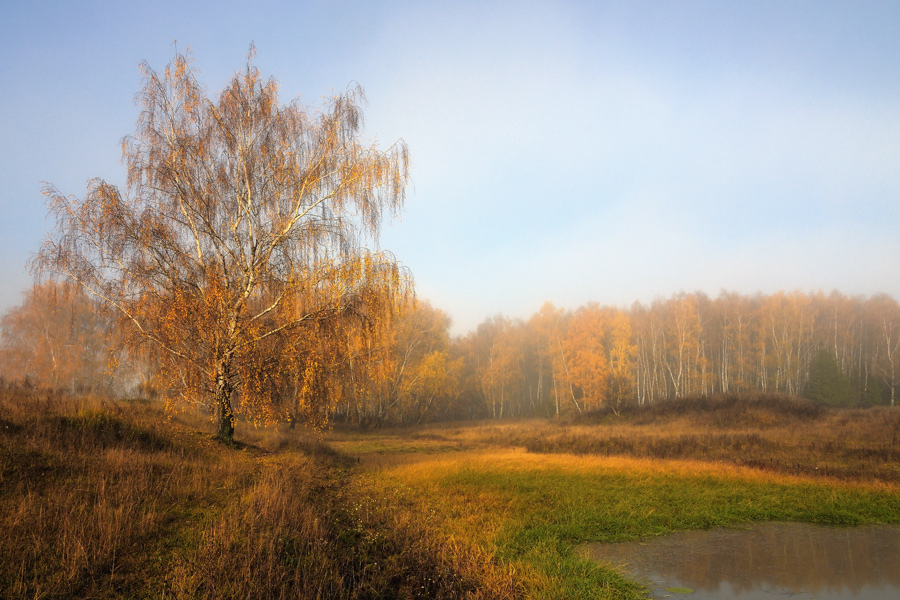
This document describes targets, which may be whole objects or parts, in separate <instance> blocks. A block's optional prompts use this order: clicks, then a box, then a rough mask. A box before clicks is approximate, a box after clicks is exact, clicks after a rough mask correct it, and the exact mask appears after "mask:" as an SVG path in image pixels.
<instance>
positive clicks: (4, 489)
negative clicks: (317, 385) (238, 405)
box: [0, 388, 522, 599]
mask: <svg viewBox="0 0 900 600" xmlns="http://www.w3.org/2000/svg"><path fill="white" fill-rule="evenodd" d="M0 415H3V416H2V421H0V530H2V531H3V532H4V540H3V543H2V544H0V597H7V598H70V597H83V598H210V599H211V598H248V599H249V598H261V599H262V598H266V599H268V598H323V599H328V598H348V599H350V598H353V599H355V598H488V597H490V598H495V597H496V598H503V597H506V598H518V597H521V596H522V588H521V585H520V584H519V583H518V582H517V580H516V579H515V578H514V577H513V576H512V575H511V574H510V573H509V572H508V571H506V570H504V569H503V568H502V567H501V566H499V565H498V564H497V563H496V562H495V561H493V560H492V558H491V557H490V556H488V555H485V553H484V552H483V551H482V550H480V549H479V548H477V547H476V546H474V545H472V544H469V543H463V542H461V541H459V540H452V539H447V538H446V537H445V536H444V535H443V533H442V531H441V524H440V522H439V521H438V520H436V519H429V518H428V517H427V516H423V515H421V514H420V513H418V512H416V511H411V510H403V509H402V506H403V502H404V499H403V494H402V493H401V492H399V491H398V492H397V493H396V494H393V495H392V496H390V497H387V496H384V495H383V494H382V495H381V496H376V495H375V491H376V490H375V489H374V488H373V487H372V486H371V485H368V484H367V483H366V482H365V478H363V477H360V476H359V474H358V473H357V472H356V471H354V470H351V469H350V468H349V466H350V461H349V460H348V459H345V458H343V457H341V456H340V455H338V454H337V453H336V452H334V451H333V450H330V449H328V448H327V447H326V446H323V445H322V444H320V443H319V442H318V441H317V440H316V438H315V436H309V435H306V434H304V433H302V432H296V435H295V434H294V432H290V431H281V432H269V433H264V432H252V431H251V432H249V436H247V437H248V438H251V439H255V440H256V441H257V442H260V443H265V444H267V445H269V446H270V447H271V448H272V449H273V450H275V451H273V450H267V449H266V448H264V447H261V446H257V445H249V444H247V439H244V440H243V441H242V443H240V444H239V445H238V449H233V448H226V447H224V446H222V445H220V444H219V443H217V442H216V441H215V440H214V439H213V437H212V434H211V433H210V432H203V431H200V432H198V431H197V430H196V429H195V428H194V427H197V426H199V427H201V428H203V427H206V426H207V425H208V424H207V423H206V421H205V419H204V418H203V416H202V415H200V416H198V417H195V416H191V415H184V416H182V417H180V418H179V419H177V420H175V421H168V420H167V419H166V418H165V417H164V416H163V415H162V413H161V411H160V409H159V407H157V406H155V405H152V404H147V403H125V404H119V403H113V402H110V401H107V400H103V399H100V398H87V399H85V398H82V399H69V398H64V397H61V396H55V395H47V394H33V393H26V392H22V391H20V390H13V389H8V388H7V389H3V390H0ZM184 421H188V422H191V423H192V427H188V426H185V425H184V424H183V422H184ZM378 493H381V489H380V488H379V490H378ZM484 590H489V593H487V594H485V592H484Z"/></svg>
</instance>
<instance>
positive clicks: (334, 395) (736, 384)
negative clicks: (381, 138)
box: [0, 283, 900, 425]
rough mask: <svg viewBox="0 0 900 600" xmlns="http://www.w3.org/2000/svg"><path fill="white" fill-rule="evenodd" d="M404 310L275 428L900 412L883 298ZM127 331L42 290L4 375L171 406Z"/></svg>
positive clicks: (324, 373)
mask: <svg viewBox="0 0 900 600" xmlns="http://www.w3.org/2000/svg"><path fill="white" fill-rule="evenodd" d="M392 313H393V314H394V315H395V316H394V318H392V319H381V320H379V321H377V322H376V321H372V322H370V323H368V324H365V325H362V324H361V322H360V321H359V320H358V318H355V317H353V318H351V317H350V316H348V317H346V318H344V319H343V320H342V322H341V324H340V325H335V323H334V322H332V323H330V324H329V327H328V328H327V331H325V330H323V331H320V332H318V335H317V334H316V332H315V331H314V330H312V329H310V330H309V331H310V333H311V335H310V336H308V337H307V341H306V344H305V345H304V347H303V348H296V349H294V350H293V351H294V353H295V356H294V358H293V359H291V365H292V368H294V369H295V371H294V373H293V375H294V376H293V377H291V378H287V379H285V380H283V381H282V382H281V384H280V385H281V386H282V387H281V389H280V390H278V391H277V393H276V394H275V395H274V398H275V402H274V403H273V404H272V406H270V407H269V410H270V412H271V413H272V414H271V418H270V420H271V421H278V420H287V421H305V422H310V421H315V422H325V421H329V420H337V421H344V422H349V423H353V424H358V425H374V424H386V423H419V422H423V421H434V420H443V419H482V418H491V419H503V418H516V417H525V416H551V417H555V416H564V415H572V414H578V413H584V412H590V411H595V410H599V409H610V410H613V411H618V410H620V409H621V408H623V407H625V406H626V405H632V404H647V403H653V402H658V401H660V400H663V399H666V398H673V397H684V396H692V395H711V394H716V393H728V392H737V391H751V390H759V391H766V392H781V393H786V394H792V395H806V396H808V397H810V398H813V399H816V400H820V401H823V402H829V403H833V404H840V405H853V406H858V405H864V406H865V405H875V404H886V405H891V406H893V405H895V402H896V388H897V379H898V376H900V305H898V303H897V302H896V301H895V300H894V299H893V298H891V297H889V296H886V295H876V296H871V297H858V296H846V295H843V294H841V293H838V292H833V293H831V294H827V295H826V294H823V293H812V294H808V293H801V292H790V293H788V292H779V293H776V294H771V295H762V294H756V295H741V294H737V293H730V292H727V293H726V292H723V293H721V294H720V295H719V296H718V297H716V298H710V297H708V296H707V295H705V294H703V293H680V294H677V295H674V296H671V297H669V298H666V299H657V300H655V301H654V302H652V303H650V304H641V303H635V304H633V305H632V306H631V307H630V308H627V309H623V308H617V307H611V306H602V305H599V304H596V303H590V304H587V305H584V306H581V307H579V308H577V309H575V310H566V309H562V308H558V307H555V306H554V305H552V304H550V303H547V304H545V305H544V306H543V307H541V309H540V310H539V311H538V312H536V313H535V314H534V315H532V316H531V317H530V318H528V319H527V320H526V319H512V318H507V317H504V316H495V317H492V318H489V319H486V320H485V321H484V322H482V323H481V324H480V325H478V327H477V328H476V329H475V330H474V331H471V332H470V333H468V334H467V335H464V336H460V337H455V338H454V337H452V336H451V335H450V324H451V320H450V318H449V316H448V315H447V314H446V313H445V312H444V311H442V310H440V309H439V308H436V307H434V306H432V305H431V304H430V303H428V302H427V301H425V300H416V299H414V298H413V297H412V296H407V297H404V298H402V299H398V300H397V306H395V307H394V310H393V311H392ZM116 328H117V325H116V321H115V320H114V319H112V318H110V316H109V314H108V311H107V310H106V309H105V307H104V305H103V303H101V302H99V301H97V300H93V299H91V298H90V297H89V296H87V295H86V294H85V293H84V292H83V291H82V290H81V289H80V287H77V286H74V285H71V284H59V283H44V284H40V285H36V286H35V287H34V288H33V289H32V290H31V291H29V292H28V294H27V295H26V298H25V300H24V302H23V303H22V305H20V306H18V307H15V308H13V309H11V310H10V311H8V312H7V313H6V314H5V315H4V316H3V317H2V319H0V376H2V377H3V378H4V379H7V380H10V379H19V380H27V381H28V382H31V383H34V384H42V385H47V386H49V387H55V388H61V389H65V390H70V391H102V392H107V393H109V392H112V393H118V394H143V395H154V394H159V395H163V396H164V395H165V390H162V389H159V388H158V387H156V386H158V385H159V381H160V380H159V379H158V378H157V377H155V376H154V369H156V368H159V365H155V364H154V363H153V362H152V361H148V360H147V359H146V357H144V358H141V359H139V360H137V359H135V358H134V357H132V356H130V355H128V354H127V352H125V350H124V349H123V348H125V346H124V345H122V344H121V343H119V342H118V341H117V340H119V339H120V336H121V335H122V334H121V332H118V331H117V329H116ZM286 351H288V350H286ZM311 398H315V400H311ZM237 401H238V402H239V401H240V398H237ZM308 410H316V411H320V413H319V414H316V415H310V414H307V412H304V411H308ZM312 417H315V418H314V419H313V418H312Z"/></svg>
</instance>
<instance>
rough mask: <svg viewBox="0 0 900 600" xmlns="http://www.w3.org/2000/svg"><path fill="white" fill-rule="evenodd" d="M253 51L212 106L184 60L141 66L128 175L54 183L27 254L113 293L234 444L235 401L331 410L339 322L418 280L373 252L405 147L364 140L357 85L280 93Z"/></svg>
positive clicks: (173, 387)
mask: <svg viewBox="0 0 900 600" xmlns="http://www.w3.org/2000/svg"><path fill="white" fill-rule="evenodd" d="M253 54H254V51H253V48H252V47H251V51H250V54H249V56H248V59H247V65H246V68H245V69H244V70H243V71H241V72H239V73H237V74H235V76H234V77H233V78H232V80H231V81H230V83H229V84H228V85H227V87H226V88H225V89H224V90H223V91H222V92H221V94H220V95H219V98H218V99H217V100H216V101H215V102H214V101H212V100H210V99H208V98H207V96H206V94H205V91H204V89H203V88H202V87H201V85H200V83H199V82H198V80H197V78H196V72H195V70H194V68H193V67H192V65H191V62H190V61H189V59H188V58H187V57H186V56H184V55H181V54H176V55H175V57H174V59H173V61H172V62H171V63H170V64H169V65H168V66H167V67H166V69H165V71H164V72H163V73H162V74H159V73H157V72H155V71H153V70H152V69H150V68H149V67H148V66H146V65H144V66H143V72H144V82H143V85H142V88H141V91H140V93H139V95H138V98H139V101H140V103H141V105H142V107H143V110H142V112H141V115H140V118H139V119H138V123H137V130H136V133H135V135H134V136H133V137H129V138H126V139H125V140H124V142H123V160H124V162H125V163H126V166H127V171H128V180H127V186H126V187H125V189H119V188H118V187H116V186H113V185H110V184H108V183H106V182H105V181H102V180H99V179H95V180H92V181H91V182H90V183H89V186H88V192H87V195H86V196H85V197H84V198H83V199H79V198H75V197H71V196H65V195H63V194H62V193H60V192H59V191H58V190H57V189H56V188H55V187H52V186H50V185H48V186H47V187H46V188H45V195H46V197H47V198H48V205H49V209H50V212H51V214H52V215H53V216H54V217H55V219H56V228H55V230H54V231H53V232H52V233H51V234H50V235H49V236H48V238H47V240H46V241H45V242H44V245H43V247H42V249H41V251H40V253H39V254H38V255H37V257H36V260H35V263H34V266H35V269H36V271H37V272H38V273H42V272H50V273H55V274H62V275H63V276H65V277H68V278H70V279H72V280H74V281H76V282H78V283H79V284H81V285H82V286H84V287H85V288H86V289H87V290H88V291H89V292H90V293H92V294H94V295H95V296H97V297H98V298H100V299H102V300H103V301H105V302H106V303H108V304H109V305H111V306H112V307H113V308H114V309H115V310H116V312H117V313H118V315H119V316H120V317H121V319H122V321H124V322H125V323H126V324H127V325H128V326H130V331H131V332H132V334H133V335H132V336H131V337H130V338H129V344H130V346H131V347H132V349H133V350H135V351H140V352H141V353H143V354H145V355H148V356H149V358H150V359H151V361H152V362H153V364H156V365H158V372H157V379H158V382H157V386H158V388H159V389H160V390H161V391H162V393H163V394H165V396H166V398H167V399H168V400H169V401H171V400H175V399H182V400H187V401H191V402H200V403H203V404H205V405H207V406H210V407H211V408H212V409H213V410H214V411H215V414H216V415H217V419H218V434H219V436H220V437H221V438H222V439H224V440H227V441H230V440H231V439H232V438H233V434H234V417H235V414H236V412H241V413H243V414H244V415H246V416H247V417H248V418H251V419H253V420H255V421H257V422H260V421H262V422H272V421H275V420H278V419H282V418H286V417H287V416H288V413H289V412H290V414H292V415H295V414H298V412H299V413H302V414H304V415H306V417H307V419H312V420H313V421H316V422H317V423H318V422H319V421H318V420H319V419H324V418H325V417H324V415H326V414H327V411H325V410H322V409H323V408H324V406H323V405H324V404H325V403H326V402H327V400H328V398H327V386H324V385H322V382H323V381H325V378H323V377H322V376H321V374H319V375H316V373H317V372H320V371H321V370H322V369H324V368H325V367H326V366H327V365H328V364H332V363H333V362H334V361H335V360H336V359H335V355H336V353H339V352H340V348H339V347H338V345H337V344H339V340H341V339H343V336H342V335H339V334H336V333H334V332H335V331H336V330H337V329H340V328H342V327H346V326H347V325H348V324H350V323H357V324H362V323H365V322H372V321H375V320H378V319H382V318H385V317H386V315H387V313H388V311H389V310H390V307H392V306H395V305H396V304H397V301H396V298H394V296H396V295H397V294H402V293H405V292H406V291H407V289H408V287H409V285H410V284H409V278H408V277H407V276H406V274H405V272H404V271H403V270H402V269H401V268H400V267H399V266H398V264H397V262H396V261H395V260H394V259H393V257H392V256H390V255H389V254H386V253H381V252H373V251H370V250H368V249H367V247H366V243H367V242H368V241H372V242H377V239H378V233H379V227H380V223H381V220H382V217H383V213H384V212H385V211H388V212H390V213H396V212H398V211H399V209H400V208H401V207H402V204H403V201H404V198H405V186H406V182H407V179H408V171H407V164H408V158H407V149H406V146H405V144H404V143H403V142H402V141H399V142H397V143H396V144H394V145H393V146H391V147H390V148H389V149H388V150H386V151H380V150H378V149H377V148H376V147H375V146H369V145H365V144H363V143H361V142H360V141H359V139H358V134H359V132H360V127H361V125H362V112H361V108H360V106H361V104H362V103H363V102H364V96H363V92H362V89H360V88H359V87H354V88H351V89H350V90H348V91H347V92H346V93H344V94H339V95H337V96H335V97H333V98H332V99H331V100H330V101H329V102H328V103H327V104H326V105H325V107H324V108H323V109H322V110H321V111H319V112H310V111H308V110H307V109H306V108H304V107H303V106H302V105H301V104H300V103H299V101H294V102H292V103H290V104H288V105H285V106H280V105H279V103H278V95H277V84H276V82H275V81H274V80H273V79H268V80H263V79H261V77H260V74H259V72H258V70H257V69H256V68H255V67H254V66H253V64H252V63H253ZM286 394H291V395H292V396H293V397H291V398H287V397H285V396H286ZM298 409H299V410H298Z"/></svg>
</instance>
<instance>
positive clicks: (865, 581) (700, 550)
mask: <svg viewBox="0 0 900 600" xmlns="http://www.w3.org/2000/svg"><path fill="white" fill-rule="evenodd" d="M582 550H583V551H584V552H585V555H586V556H589V557H590V558H592V559H593V560H596V561H598V562H601V563H603V564H604V565H606V566H609V567H613V568H615V569H617V570H620V571H622V572H625V573H627V574H629V575H630V576H631V577H633V578H634V579H636V580H638V581H641V582H643V583H644V584H646V585H647V586H648V587H649V588H650V590H651V597H652V598H672V597H674V598H684V599H686V600H687V599H690V600H707V599H716V600H756V599H763V598H765V599H769V600H771V599H772V598H778V597H787V596H790V597H793V598H803V599H806V598H814V599H816V600H837V599H854V600H888V599H890V600H897V599H898V598H900V527H895V526H867V527H828V526H824V525H809V524H803V523H761V524H756V525H752V526H749V527H748V528H747V529H712V530H709V531H687V532H681V533H675V534H671V535H666V536H661V537H659V538H654V539H651V540H644V541H639V542H625V543H619V544H587V545H585V546H584V547H583V548H582Z"/></svg>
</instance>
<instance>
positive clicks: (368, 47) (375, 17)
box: [0, 0, 900, 333]
mask: <svg viewBox="0 0 900 600" xmlns="http://www.w3.org/2000/svg"><path fill="white" fill-rule="evenodd" d="M898 31H900V3H898V2H896V1H887V2H865V1H854V2H850V1H847V2H827V1H824V0H815V1H810V2H800V1H792V2H785V1H780V0H779V1H775V2H766V1H760V0H754V1H753V2H730V1H724V0H723V1H717V2H678V1H674V0H666V1H660V2H636V1H634V0H630V1H625V2H550V1H548V2H528V1H511V2H485V1H483V0H478V1H475V2H467V1H458V0H457V1H454V2H398V1H390V2H349V1H347V2H341V1H333V2H327V1H325V0H321V1H302V0H295V1H290V2H264V1H263V2H255V3H253V4H252V5H251V4H250V3H247V2H245V1H242V2H233V1H231V0H225V1H222V0H219V1H217V2H210V3H208V4H203V3H191V2H185V1H184V0H178V1H171V2H169V1H154V2H142V3H134V2H112V1H110V2H97V1H84V0H82V1H79V2H62V1H59V2H44V1H41V0H29V1H28V2H4V3H2V5H0V51H2V56H3V60H2V62H0V114H2V115H3V116H2V119H0V140H2V142H0V175H2V177H0V182H2V185H0V310H5V309H6V308H7V307H9V306H11V305H12V304H16V303H18V302H19V301H20V299H21V295H20V294H21V291H22V290H24V289H25V288H27V287H28V286H29V285H30V276H29V275H28V273H27V271H26V269H25V268H24V263H25V262H26V261H27V260H28V258H29V256H30V254H31V253H33V252H35V251H36V250H37V249H38V247H39V244H40V241H41V239H42V238H43V236H44V234H45V231H46V229H47V228H48V227H49V226H50V222H49V221H47V220H46V219H45V215H46V208H45V205H44V201H43V198H42V197H41V194H40V190H41V182H42V181H49V182H52V183H53V184H55V185H56V186H57V187H58V188H59V189H60V190H62V191H63V192H66V193H71V194H75V195H79V196H80V195H83V193H84V190H85V183H86V181H87V180H88V179H90V178H92V177H102V178H104V179H106V180H108V181H110V182H111V183H115V184H121V183H122V182H123V181H124V177H125V172H124V166H123V165H122V163H121V153H120V147H121V146H120V142H121V138H122V137H123V136H124V135H126V134H130V133H132V132H133V130H134V124H135V121H136V118H137V116H138V108H137V106H136V105H135V104H134V97H135V94H136V93H137V91H138V89H139V86H140V82H141V77H140V72H139V70H138V64H139V63H140V61H142V60H146V61H147V62H148V63H149V64H150V66H151V67H153V68H155V69H157V70H162V69H163V68H164V67H165V65H166V63H167V62H168V61H169V60H170V59H171V57H172V54H173V52H174V50H175V47H174V45H173V40H177V42H178V49H179V50H183V49H184V48H185V47H188V46H189V47H190V48H191V49H192V50H193V55H194V58H195V64H196V66H197V67H198V68H199V69H200V71H201V77H200V78H201V81H203V82H204V83H205V84H206V85H207V86H208V90H209V93H210V95H211V96H215V95H217V94H218V92H219V90H221V89H222V87H223V86H224V85H225V83H226V81H227V79H228V78H229V77H230V76H231V75H232V74H233V73H234V72H235V71H236V70H237V69H239V68H241V67H242V66H243V64H244V61H245V58H246V54H247V50H248V47H249V45H250V43H251V42H254V43H255V44H256V48H257V59H256V64H257V66H258V67H259V68H260V70H261V71H262V73H263V74H264V75H272V76H274V77H275V78H276V79H277V80H278V81H279V82H280V84H281V97H282V100H283V101H285V102H286V101H288V100H290V99H292V98H294V97H296V96H298V95H299V96H301V97H302V99H303V101H304V102H305V103H308V104H312V105H317V104H319V103H320V101H321V98H322V97H323V96H328V95H331V93H332V92H333V91H342V90H344V89H346V87H347V86H348V85H349V84H350V83H351V82H359V83H360V84H361V85H362V86H363V87H364V88H365V90H366V94H367V96H368V99H369V104H368V107H367V109H366V130H365V135H366V137H367V138H369V139H377V140H378V142H379V143H381V144H382V145H383V146H387V145H389V144H391V143H392V142H394V141H395V140H396V139H398V138H400V137H402V138H404V139H405V140H406V142H407V144H408V145H409V149H410V153H411V159H412V181H411V185H410V190H409V191H410V194H409V197H408V200H407V206H406V209H405V210H404V212H403V216H402V218H401V219H399V220H395V221H394V222H392V223H391V224H390V225H388V226H386V227H385V229H384V231H383V234H382V239H381V242H382V243H381V245H382V247H383V248H385V249H388V250H391V251H392V252H394V253H395V254H396V256H397V257H398V259H399V260H400V261H401V262H402V263H404V264H405V265H406V266H408V267H409V268H410V269H411V270H412V272H413V274H414V276H415V278H416V282H417V289H418V292H419V295H420V296H421V297H423V298H426V299H428V300H430V301H431V302H432V303H433V304H434V305H436V306H438V307H440V308H442V309H444V310H446V311H447V312H448V313H449V314H450V315H451V317H453V319H454V323H455V324H454V332H456V333H464V332H465V331H468V330H470V329H472V328H474V327H475V326H476V325H477V324H478V323H479V322H481V321H482V320H483V319H484V318H486V317H488V316H491V315H494V314H497V313H503V314H505V315H507V316H516V317H528V316H530V315H531V314H532V313H534V312H535V311H537V310H538V308H539V307H540V305H541V304H542V303H543V302H544V301H545V300H550V301H553V302H554V303H555V304H557V305H561V306H564V307H568V308H575V307H577V306H579V305H581V304H584V303H586V302H588V301H597V302H599V303H601V304H613V305H628V304H630V303H631V302H633V301H635V300H640V301H642V302H649V301H652V300H653V298H654V297H657V296H665V297H667V296H670V295H671V294H673V293H676V292H679V291H681V290H684V291H695V290H700V291H704V292H706V293H708V294H710V295H711V296H715V295H717V294H718V293H719V291H720V290H722V289H728V290H734V291H737V292H740V293H744V294H752V293H755V292H757V291H760V292H764V293H771V292H775V291H778V290H781V289H785V290H802V291H814V290H819V289H821V290H823V291H825V292H830V291H831V290H833V289H838V290H840V291H842V292H844V293H847V294H865V295H869V294H873V293H877V292H886V293H888V294H891V295H893V296H894V297H895V298H897V297H900V35H898V33H897V32H898Z"/></svg>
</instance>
